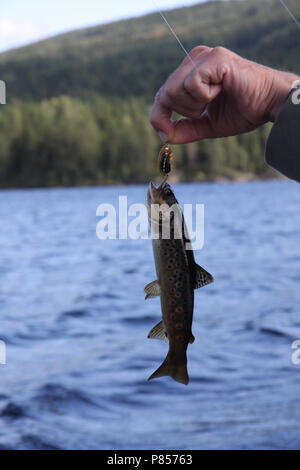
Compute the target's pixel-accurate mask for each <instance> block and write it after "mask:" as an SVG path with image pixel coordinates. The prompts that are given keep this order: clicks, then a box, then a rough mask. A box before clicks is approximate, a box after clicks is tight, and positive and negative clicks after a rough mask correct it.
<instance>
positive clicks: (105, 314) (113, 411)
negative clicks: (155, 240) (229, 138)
mask: <svg viewBox="0 0 300 470" xmlns="http://www.w3.org/2000/svg"><path fill="white" fill-rule="evenodd" d="M175 190H176V195H177V197H178V199H179V201H180V202H181V203H182V204H183V203H188V202H193V203H196V202H198V203H204V204H205V222H206V226H205V245H204V248H203V250H201V251H200V252H196V254H195V256H196V259H197V261H198V262H199V263H200V264H201V265H203V266H204V267H205V268H206V269H207V270H208V271H210V272H211V273H212V274H213V275H214V277H215V283H214V284H212V285H209V286H206V287H204V288H203V289H200V290H198V291H197V293H196V298H195V319H194V325H193V332H194V335H195V337H196V341H195V343H194V344H193V345H191V346H189V348H188V366H189V374H190V384H189V385H188V386H187V387H185V386H183V385H181V384H178V383H176V382H174V381H172V379H171V378H168V377H166V378H163V379H159V380H154V381H152V382H147V378H148V376H149V375H150V374H151V373H152V372H153V371H154V370H155V369H156V368H157V367H158V365H159V364H160V363H161V362H162V360H163V358H164V357H165V354H166V351H167V345H166V344H164V343H160V342H159V341H151V340H148V339H147V333H148V331H149V330H150V329H151V328H152V326H153V325H154V324H155V323H156V322H157V321H159V317H160V306H159V300H158V299H151V300H148V301H145V300H144V293H143V288H144V285H145V284H146V283H148V282H150V281H152V280H154V279H155V272H154V263H153V256H152V248H151V241H150V240H138V241H133V240H117V241H99V240H98V239H97V238H96V236H95V227H96V223H97V221H98V219H97V218H96V216H95V212H96V207H97V206H98V205H99V204H100V203H102V202H111V203H116V202H117V198H118V196H119V195H127V196H128V202H129V204H130V203H133V202H144V201H145V193H146V188H145V187H144V186H134V187H114V188H110V187H108V188H87V189H85V188H84V189H52V190H24V191H1V192H0V220H1V232H0V246H1V253H0V279H1V282H0V309H1V317H0V318H1V323H0V325H1V328H0V338H1V339H2V340H4V341H5V342H6V347H7V364H6V365H0V377H1V380H0V423H1V425H0V448H4V449H8V448H9V449H57V448H58V449H143V448H144V449H148V448H151V449H295V448H296V449H297V448H299V447H300V434H299V422H300V401H299V378H300V365H298V366H297V365H293V364H292V362H291V353H292V349H291V343H292V341H293V340H295V339H300V311H299V299H300V291H299V282H300V252H299V206H300V194H299V187H298V185H297V184H296V183H292V182H285V181H275V182H257V183H256V182H255V183H248V184H226V185H222V184H201V185H200V184H182V185H177V186H176V187H175Z"/></svg>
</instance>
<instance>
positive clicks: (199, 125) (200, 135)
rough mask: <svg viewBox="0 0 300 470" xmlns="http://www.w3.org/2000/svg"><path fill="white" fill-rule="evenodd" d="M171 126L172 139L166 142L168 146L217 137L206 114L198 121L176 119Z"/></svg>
mask: <svg viewBox="0 0 300 470" xmlns="http://www.w3.org/2000/svg"><path fill="white" fill-rule="evenodd" d="M172 125H173V129H172V132H171V135H172V137H171V138H169V140H168V142H169V143H170V144H186V143H188V142H195V141H196V140H202V139H211V138H214V137H219V136H218V133H217V130H216V129H214V127H213V126H212V123H211V121H210V119H209V117H208V115H207V114H206V113H204V114H203V115H202V116H201V117H200V118H199V119H190V118H184V119H178V120H177V121H173V123H172Z"/></svg>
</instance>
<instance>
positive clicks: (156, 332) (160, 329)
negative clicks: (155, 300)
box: [148, 321, 168, 343]
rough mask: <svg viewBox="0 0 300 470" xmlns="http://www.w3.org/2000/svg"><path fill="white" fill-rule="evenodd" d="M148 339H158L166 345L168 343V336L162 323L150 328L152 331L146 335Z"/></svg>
mask: <svg viewBox="0 0 300 470" xmlns="http://www.w3.org/2000/svg"><path fill="white" fill-rule="evenodd" d="M148 338H151V339H160V340H162V341H165V342H166V343H167V342H168V336H167V332H166V329H165V325H164V322H163V321H160V322H159V323H157V325H155V326H154V327H153V328H152V330H151V331H150V333H149V334H148Z"/></svg>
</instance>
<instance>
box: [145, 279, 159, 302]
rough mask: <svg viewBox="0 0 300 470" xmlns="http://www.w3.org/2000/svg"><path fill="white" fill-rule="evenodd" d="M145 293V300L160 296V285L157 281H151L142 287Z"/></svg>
mask: <svg viewBox="0 0 300 470" xmlns="http://www.w3.org/2000/svg"><path fill="white" fill-rule="evenodd" d="M144 291H145V292H146V297H145V299H150V298H151V297H158V296H159V295H160V285H159V283H158V281H152V282H150V283H149V284H147V285H146V286H145V287H144Z"/></svg>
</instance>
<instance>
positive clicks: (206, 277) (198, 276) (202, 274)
mask: <svg viewBox="0 0 300 470" xmlns="http://www.w3.org/2000/svg"><path fill="white" fill-rule="evenodd" d="M195 271H196V273H195V284H194V289H199V288H200V287H203V286H206V285H207V284H210V283H211V282H214V278H213V276H212V275H211V274H210V273H209V272H207V271H205V269H203V268H202V267H201V266H199V264H196V263H195Z"/></svg>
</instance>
